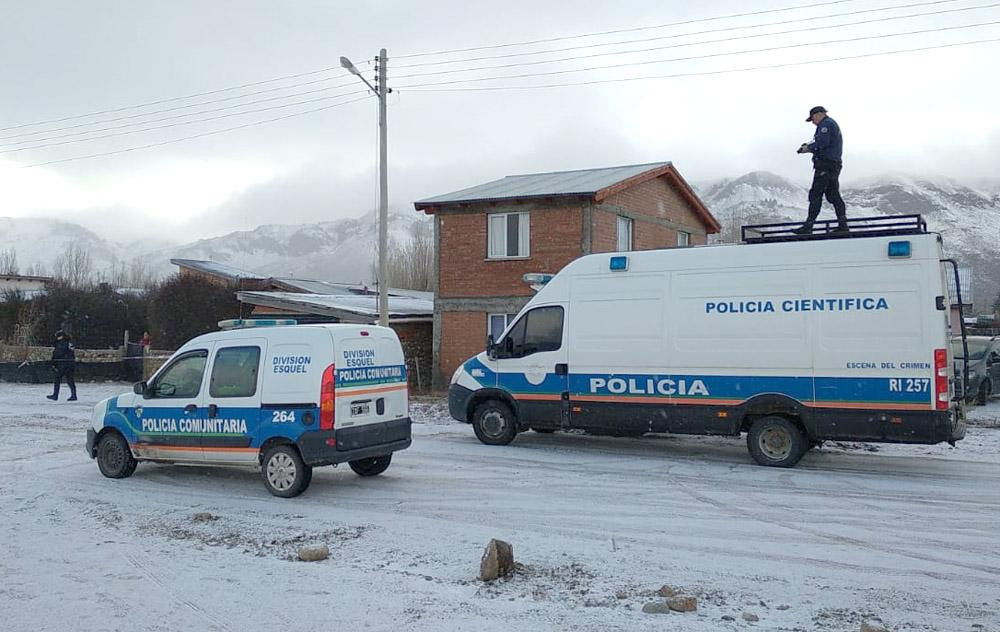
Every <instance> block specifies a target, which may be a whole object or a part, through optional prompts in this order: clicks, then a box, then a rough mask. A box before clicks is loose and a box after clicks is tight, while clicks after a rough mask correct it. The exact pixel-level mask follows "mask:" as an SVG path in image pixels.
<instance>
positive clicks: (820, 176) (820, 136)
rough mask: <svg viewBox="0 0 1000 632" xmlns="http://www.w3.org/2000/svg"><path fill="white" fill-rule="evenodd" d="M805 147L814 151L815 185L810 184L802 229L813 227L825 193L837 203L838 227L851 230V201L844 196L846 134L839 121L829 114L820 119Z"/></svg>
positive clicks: (835, 208)
mask: <svg viewBox="0 0 1000 632" xmlns="http://www.w3.org/2000/svg"><path fill="white" fill-rule="evenodd" d="M805 151H807V152H809V153H811V154H812V155H813V181H812V187H810V188H809V216H808V217H807V218H806V222H805V224H804V225H803V227H802V228H801V229H800V230H801V231H802V232H809V231H811V230H812V225H813V222H814V221H816V217H818V216H819V210H820V207H821V206H822V204H823V197H824V196H826V200H827V201H828V202H829V203H830V204H833V210H834V211H835V212H836V213H837V224H838V230H847V205H846V204H844V199H843V198H842V197H840V170H841V168H842V167H843V162H842V160H841V158H842V154H843V151H844V137H843V135H842V134H841V133H840V126H839V125H837V121H835V120H833V119H832V118H830V117H829V116H827V117H825V118H824V119H823V120H822V121H820V123H819V125H817V126H816V133H815V135H813V139H812V141H811V142H809V143H807V144H806V146H805Z"/></svg>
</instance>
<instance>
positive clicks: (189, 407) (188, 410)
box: [184, 404, 198, 413]
mask: <svg viewBox="0 0 1000 632" xmlns="http://www.w3.org/2000/svg"><path fill="white" fill-rule="evenodd" d="M197 410H198V404H188V405H187V406H185V407H184V412H186V413H193V412H195V411H197Z"/></svg>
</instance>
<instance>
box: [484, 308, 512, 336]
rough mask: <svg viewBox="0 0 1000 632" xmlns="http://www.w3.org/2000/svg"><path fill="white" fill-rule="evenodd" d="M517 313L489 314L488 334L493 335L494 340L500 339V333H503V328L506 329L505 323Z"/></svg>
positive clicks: (508, 322) (510, 320)
mask: <svg viewBox="0 0 1000 632" xmlns="http://www.w3.org/2000/svg"><path fill="white" fill-rule="evenodd" d="M516 316H517V314H490V331H489V333H490V335H491V336H493V339H494V340H499V339H500V334H502V333H503V330H504V329H507V325H509V324H510V323H511V322H513V321H514V318H515V317H516Z"/></svg>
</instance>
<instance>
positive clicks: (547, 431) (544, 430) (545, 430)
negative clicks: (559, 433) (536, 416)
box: [531, 426, 556, 434]
mask: <svg viewBox="0 0 1000 632" xmlns="http://www.w3.org/2000/svg"><path fill="white" fill-rule="evenodd" d="M531 429H532V430H534V431H535V432H537V433H538V434H552V433H553V432H555V431H556V429H555V428H536V427H534V426H532V427H531Z"/></svg>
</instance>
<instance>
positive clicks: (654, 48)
mask: <svg viewBox="0 0 1000 632" xmlns="http://www.w3.org/2000/svg"><path fill="white" fill-rule="evenodd" d="M998 6H1000V3H993V4H984V5H977V6H974V7H959V8H957V9H942V10H939V11H928V12H924V13H914V14H909V15H891V16H887V17H882V18H871V19H868V20H859V21H855V22H845V23H843V24H828V25H826V26H810V27H806V28H798V29H788V30H785V31H775V32H772V33H751V34H749V35H739V36H736V37H724V38H718V39H714V40H705V41H702V42H682V43H679V44H667V45H665V46H652V47H647V48H638V49H632V50H624V51H614V52H607V53H592V54H589V55H574V56H571V57H561V58H558V59H543V60H534V61H523V62H514V63H509V64H499V65H493V66H476V67H472V68H453V69H450V70H435V71H431V72H420V73H413V74H409V75H397V76H396V78H397V79H410V78H414V77H430V76H434V75H448V74H454V73H458V72H478V71H480V70H498V69H502V68H517V67H522V66H537V65H539V64H555V63H559V62H564V61H578V60H581V59H593V58H599V57H610V56H614V55H634V54H636V53H648V52H653V51H658V50H666V49H669V48H684V47H688V46H702V45H705V44H720V43H726V42H735V41H739V40H746V39H755V38H760V37H771V36H775V35H790V34H793V33H809V32H813V31H823V30H829V29H838V28H844V27H849V26H860V25H863V24H874V23H877V22H889V21H893V20H904V19H911V18H918V17H926V16H929V15H941V14H945V13H957V12H962V11H973V10H977V9H990V8H994V7H998Z"/></svg>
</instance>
